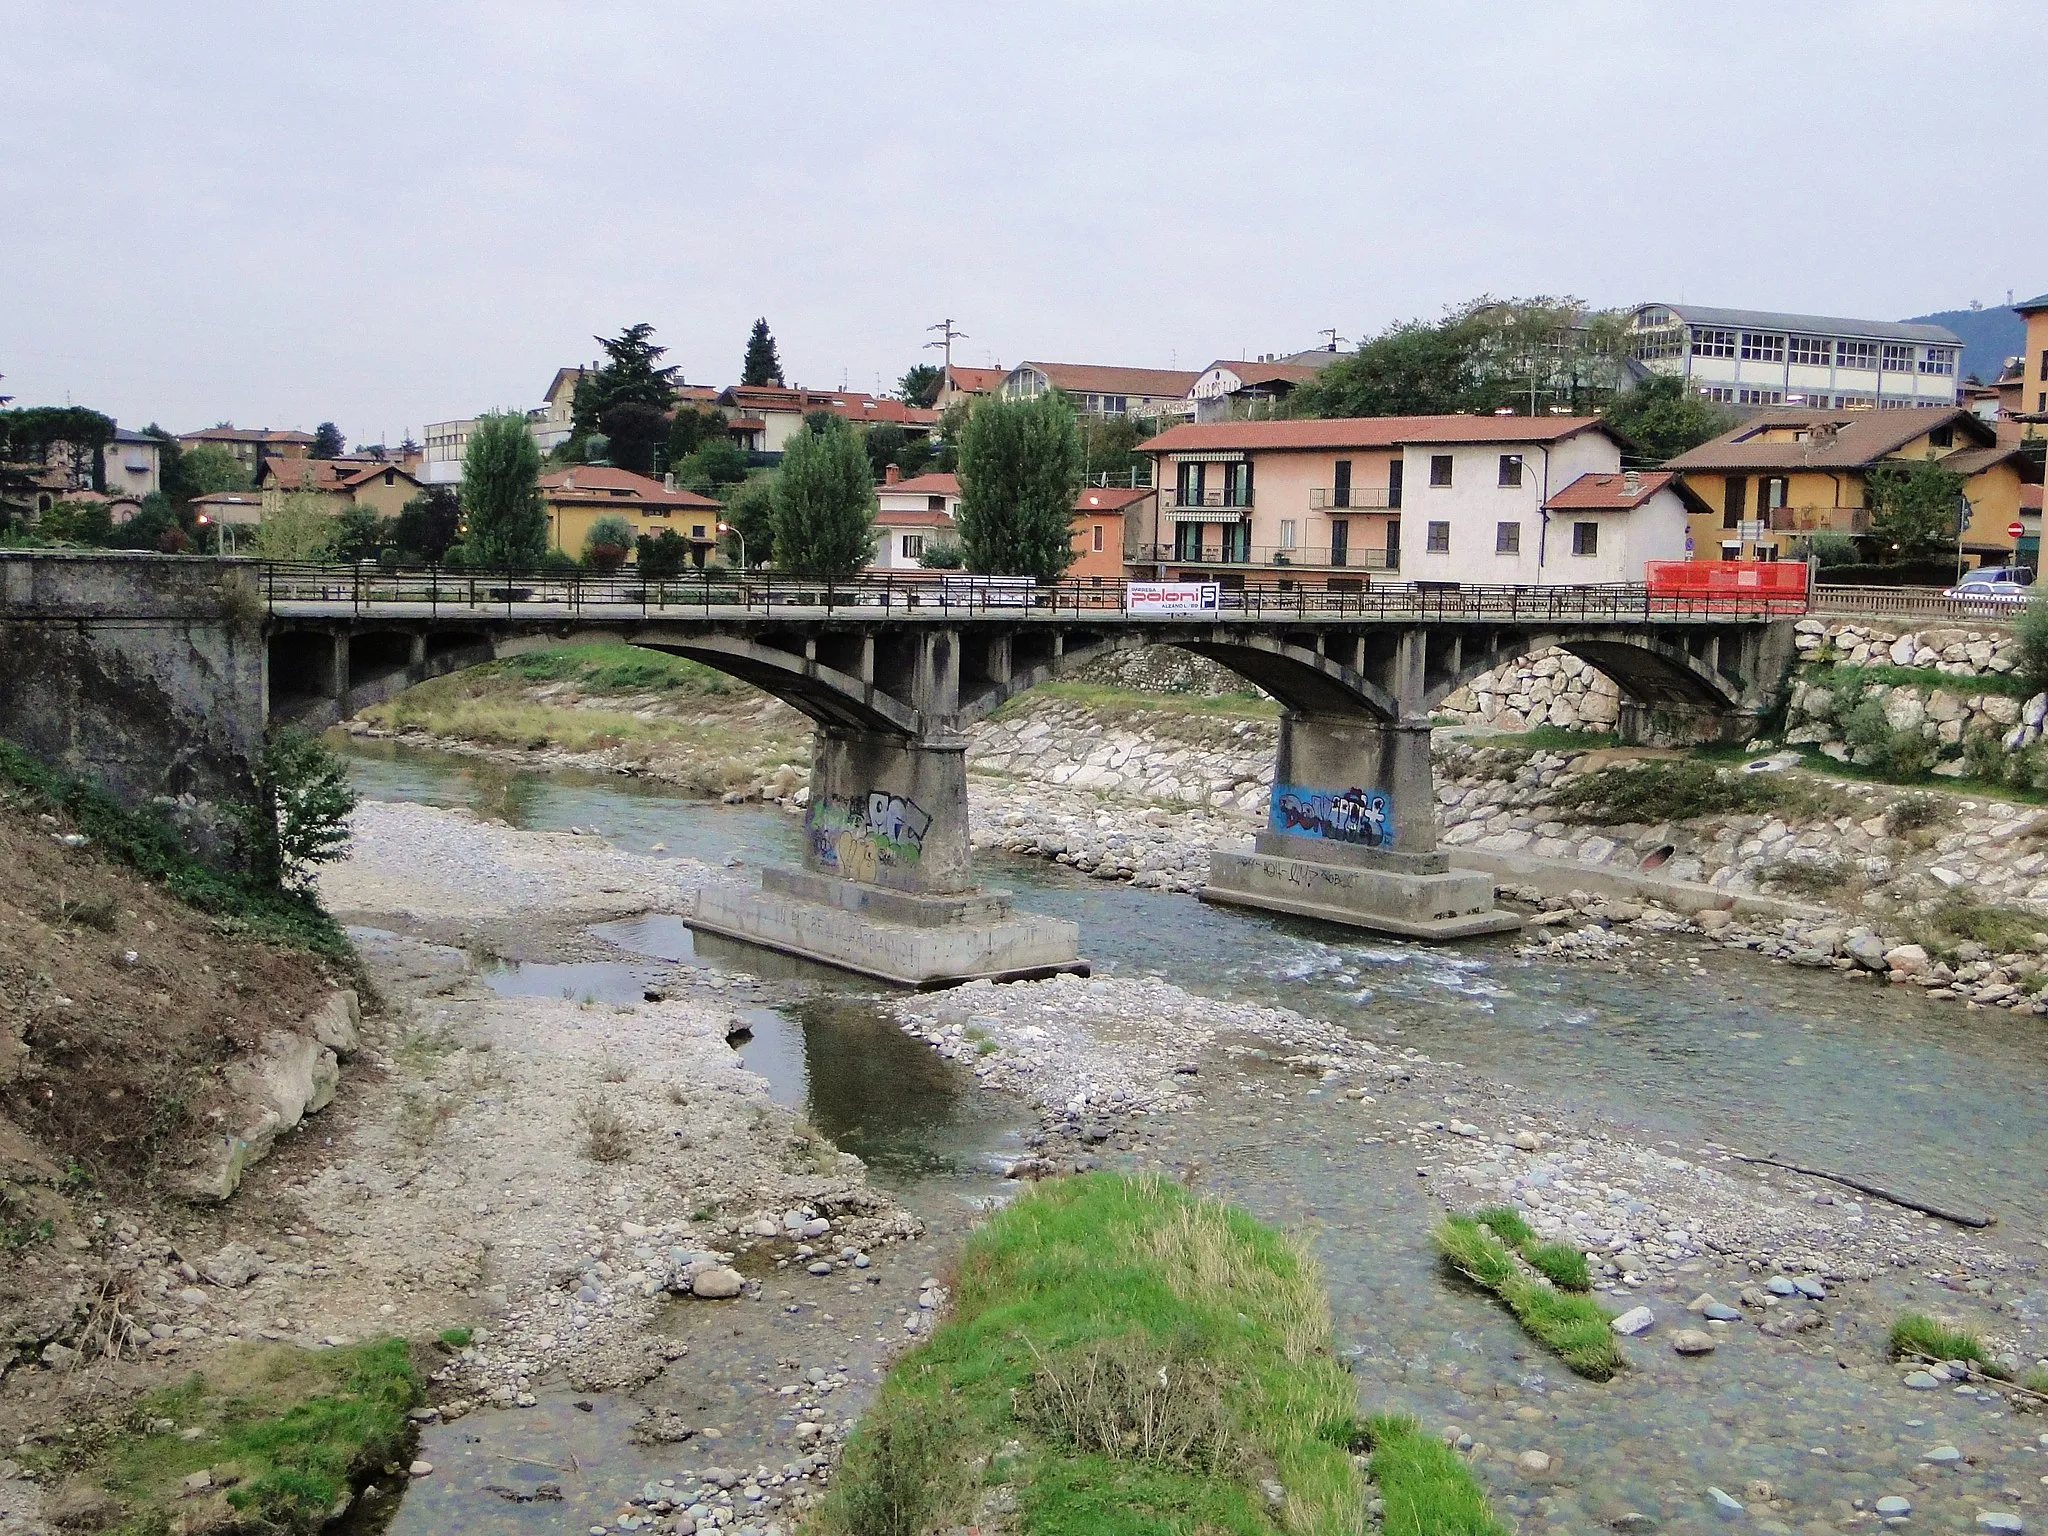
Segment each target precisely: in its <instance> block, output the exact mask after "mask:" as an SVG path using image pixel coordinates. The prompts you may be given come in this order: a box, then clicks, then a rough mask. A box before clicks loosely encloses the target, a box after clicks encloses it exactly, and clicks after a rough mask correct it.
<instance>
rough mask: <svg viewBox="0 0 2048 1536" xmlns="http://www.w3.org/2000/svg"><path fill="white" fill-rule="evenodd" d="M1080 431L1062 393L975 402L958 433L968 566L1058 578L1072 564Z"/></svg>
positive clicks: (994, 573)
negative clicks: (1026, 398)
mask: <svg viewBox="0 0 2048 1536" xmlns="http://www.w3.org/2000/svg"><path fill="white" fill-rule="evenodd" d="M1081 462H1082V461H1081V430H1080V427H1079V426H1078V424H1077V423H1076V422H1075V419H1074V408H1073V407H1072V406H1071V405H1069V404H1068V403H1067V399H1066V396H1064V395H1062V394H1060V393H1059V391H1057V390H1048V391H1047V392H1046V393H1044V394H1042V395H1037V396H1034V397H1033V398H1031V399H1028V400H1006V399H1003V398H1001V397H999V396H990V397H988V398H987V399H983V400H978V401H976V402H975V405H974V409H973V411H972V413H971V414H970V415H969V416H968V418H967V425H966V427H965V428H964V429H963V430H962V432H961V434H960V549H961V554H962V556H963V557H964V559H965V560H966V562H967V568H968V569H969V570H970V571H980V572H982V573H984V574H986V575H990V576H1033V577H1036V578H1037V579H1038V580H1040V581H1057V580H1059V578H1060V573H1061V572H1063V571H1065V570H1066V568H1067V567H1068V566H1069V565H1070V564H1072V563H1073V559H1074V543H1073V536H1072V530H1073V521H1074V498H1075V496H1076V495H1078V494H1079V493H1080V489H1081V478H1082V475H1081Z"/></svg>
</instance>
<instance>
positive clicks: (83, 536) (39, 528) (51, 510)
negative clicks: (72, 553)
mask: <svg viewBox="0 0 2048 1536" xmlns="http://www.w3.org/2000/svg"><path fill="white" fill-rule="evenodd" d="M36 532H37V534H39V535H40V536H41V537H43V538H45V539H47V540H49V541H50V542H52V543H55V544H77V545H80V546H83V547H87V548H93V549H103V548H105V547H106V546H107V545H108V544H109V543H111V542H112V541H113V537H114V515H113V513H112V512H110V511H109V510H108V509H107V504H106V503H105V502H104V501H70V500H66V501H59V502H56V503H54V504H53V505H51V506H50V507H48V508H47V509H45V510H44V512H43V514H42V515H41V516H40V517H38V518H37V519H36Z"/></svg>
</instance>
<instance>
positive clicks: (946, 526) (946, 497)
mask: <svg viewBox="0 0 2048 1536" xmlns="http://www.w3.org/2000/svg"><path fill="white" fill-rule="evenodd" d="M959 510H960V480H959V477H958V476H955V475H940V474H930V475H916V476H913V477H912V478H910V479H908V480H903V479H899V478H898V477H897V472H896V467H895V466H894V465H893V464H892V465H890V466H889V469H888V478H886V479H885V480H883V482H882V483H881V484H880V485H878V486H876V487H875V559H874V564H873V567H872V568H873V569H875V570H881V571H899V570H911V569H918V568H921V567H920V562H921V561H922V560H923V558H924V552H925V550H926V548H927V547H928V546H929V545H932V544H943V543H950V542H951V541H952V539H953V518H954V516H955V514H957V513H958V512H959Z"/></svg>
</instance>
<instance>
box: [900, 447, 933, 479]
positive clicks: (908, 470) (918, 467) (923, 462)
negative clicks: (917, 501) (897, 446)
mask: <svg viewBox="0 0 2048 1536" xmlns="http://www.w3.org/2000/svg"><path fill="white" fill-rule="evenodd" d="M936 453H937V450H936V449H934V448H933V447H932V441H931V439H930V438H928V437H913V438H911V439H910V440H909V441H908V442H906V443H905V444H904V445H903V447H902V449H901V450H900V451H899V452H898V453H897V455H896V467H897V468H898V469H900V470H902V471H903V478H904V479H906V480H908V479H910V478H911V477H912V476H913V475H921V474H923V473H924V472H925V471H926V470H927V469H930V468H931V466H932V459H933V458H934V457H935V455H936Z"/></svg>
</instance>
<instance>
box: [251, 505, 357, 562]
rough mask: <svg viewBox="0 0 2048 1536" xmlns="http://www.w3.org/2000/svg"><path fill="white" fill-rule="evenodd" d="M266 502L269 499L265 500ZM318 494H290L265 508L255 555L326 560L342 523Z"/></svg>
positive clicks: (259, 526) (257, 534)
mask: <svg viewBox="0 0 2048 1536" xmlns="http://www.w3.org/2000/svg"><path fill="white" fill-rule="evenodd" d="M265 500H266V501H268V500H270V498H268V497H266V498H265ZM329 500H330V498H328V497H327V496H324V495H322V494H321V493H320V492H319V491H310V490H300V491H288V492H286V493H285V494H284V495H282V496H279V497H277V498H276V499H275V501H274V503H273V504H271V505H268V506H266V507H264V509H263V521H262V522H260V523H258V524H257V525H256V543H255V553H256V554H257V555H259V556H261V557H262V558H263V559H265V560H325V559H327V558H328V557H330V556H331V555H332V554H333V553H334V543H335V540H336V538H337V537H338V536H339V535H340V532H341V520H340V519H339V518H337V517H336V516H335V515H334V514H333V513H332V512H330V511H329V510H328V504H329Z"/></svg>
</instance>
